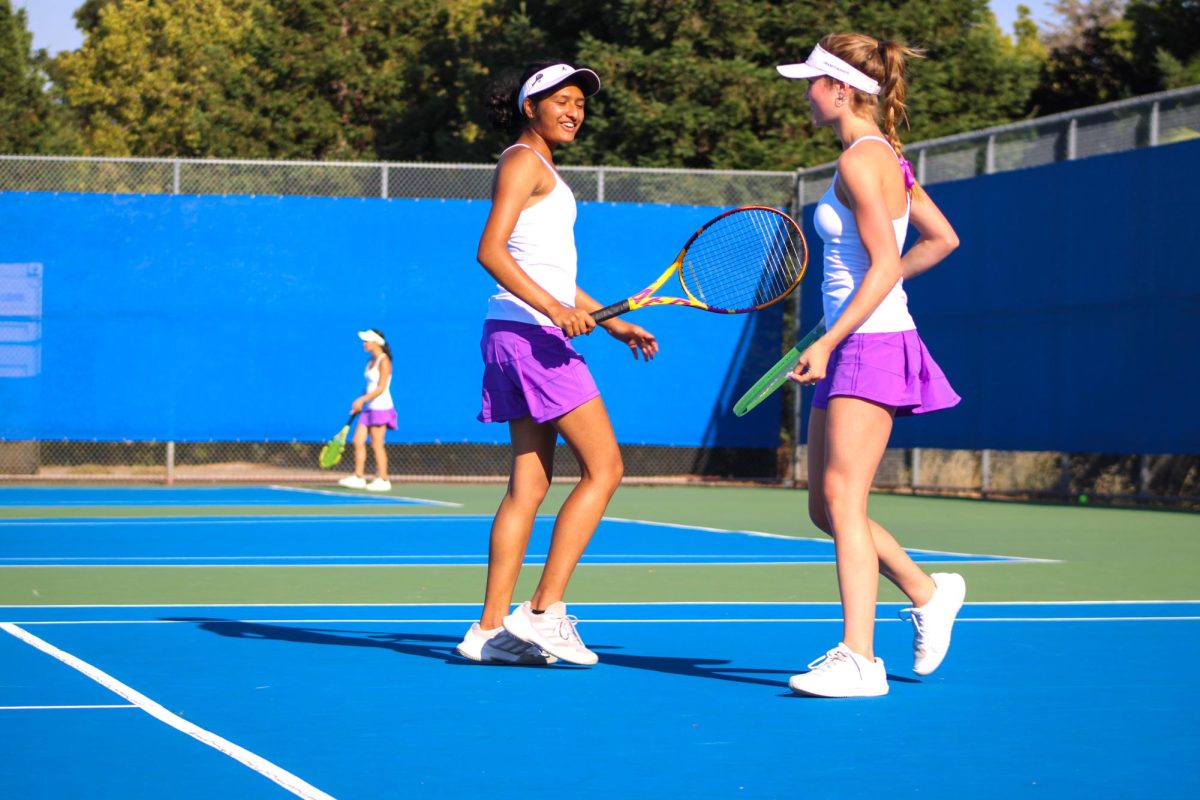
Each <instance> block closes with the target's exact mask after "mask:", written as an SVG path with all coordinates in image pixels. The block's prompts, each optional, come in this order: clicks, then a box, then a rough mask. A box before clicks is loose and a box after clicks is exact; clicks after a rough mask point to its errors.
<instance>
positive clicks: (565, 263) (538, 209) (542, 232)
mask: <svg viewBox="0 0 1200 800" xmlns="http://www.w3.org/2000/svg"><path fill="white" fill-rule="evenodd" d="M512 147H529V145H525V144H515V145H513V146H512ZM512 147H510V148H508V150H511V149H512ZM529 149H530V150H533V148H532V147H529ZM508 150H505V151H504V152H505V153H507V152H508ZM533 154H534V155H536V156H537V157H538V158H540V159H542V163H543V164H545V165H546V166H547V167H549V168H550V171H551V172H553V173H554V188H553V189H551V190H550V193H549V194H548V195H546V196H545V197H543V198H542V199H541V200H539V201H538V202H537V203H536V204H534V205H532V206H530V207H529V208H526V209H524V210H523V211H522V212H521V215H520V216H519V217H517V224H516V225H515V226H514V227H513V232H512V235H511V236H509V237H508V252H509V253H511V254H512V257H513V259H514V260H515V261H516V262H517V264H518V265H519V266H520V267H521V269H523V270H525V274H527V275H528V276H529V277H530V278H532V279H533V281H534V282H535V283H536V284H537V285H538V286H541V287H542V288H543V289H545V290H546V291H547V292H549V293H550V295H551V296H552V297H553V298H554V299H555V300H557V301H558V302H560V303H562V304H563V305H564V306H568V307H570V308H574V307H575V275H576V266H577V260H578V259H577V254H576V252H575V195H574V193H572V192H571V189H570V187H569V186H567V184H566V181H564V180H563V179H562V177H561V176H560V175H559V174H558V170H556V169H554V166H553V165H552V164H551V163H550V162H549V161H547V160H546V159H545V158H543V157H542V154H541V153H539V152H538V151H536V150H533ZM501 155H503V154H501ZM496 288H497V289H499V290H500V291H499V293H497V294H494V295H492V297H491V298H490V299H489V300H488V309H487V318H488V319H499V320H507V321H509V322H527V323H530V324H532V325H545V326H552V325H554V323H553V322H552V321H551V320H550V318H549V317H547V316H546V315H545V314H543V313H542V312H540V311H538V310H536V309H534V308H533V307H532V306H530V305H529V304H528V303H526V302H525V301H524V300H522V299H521V298H519V297H517V296H516V295H515V294H513V293H512V292H510V291H508V290H507V289H505V288H504V287H503V286H500V285H499V284H497V286H496Z"/></svg>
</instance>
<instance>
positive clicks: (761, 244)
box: [679, 208, 807, 311]
mask: <svg viewBox="0 0 1200 800" xmlns="http://www.w3.org/2000/svg"><path fill="white" fill-rule="evenodd" d="M806 256H807V253H806V250H805V249H804V243H803V238H802V237H801V235H800V231H799V229H797V228H796V226H795V223H793V222H792V221H791V219H790V218H788V217H787V216H786V215H785V214H783V213H781V212H778V211H774V210H772V209H766V208H749V209H741V210H738V211H736V212H734V213H732V214H729V215H727V216H724V217H721V218H720V219H718V220H717V221H716V222H714V223H713V224H712V225H710V226H709V227H708V228H706V229H705V230H704V231H703V232H701V233H700V235H698V236H697V237H696V238H695V239H694V240H693V241H692V243H691V244H690V245H689V246H688V248H687V252H686V253H685V254H684V261H683V265H682V267H681V268H680V272H679V278H680V281H681V282H682V283H683V286H684V289H685V290H687V292H688V293H689V294H691V295H692V296H693V297H694V298H696V299H697V300H700V301H702V302H704V303H705V304H707V305H708V306H710V307H713V308H719V309H726V310H730V311H740V310H747V309H752V308H758V307H761V306H764V305H767V304H769V303H771V302H773V301H775V300H778V299H779V298H780V297H782V296H784V295H786V294H787V293H788V292H789V291H791V289H792V288H793V287H794V286H795V285H796V283H797V282H798V281H799V280H800V276H801V275H803V274H804V267H805V262H806Z"/></svg>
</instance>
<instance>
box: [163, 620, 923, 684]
mask: <svg viewBox="0 0 1200 800" xmlns="http://www.w3.org/2000/svg"><path fill="white" fill-rule="evenodd" d="M163 619H164V620H166V621H168V622H193V623H196V625H197V627H198V628H199V629H200V630H202V631H207V632H209V633H215V634H217V635H218V636H226V637H229V638H232V639H269V640H272V641H283V642H295V643H297V644H316V645H337V646H341V647H374V648H382V649H385V650H392V651H394V652H397V653H401V654H403V655H409V656H418V657H420V658H433V659H437V660H439V661H444V662H446V663H447V664H452V665H456V666H475V667H478V666H488V667H493V666H507V665H493V664H489V665H480V664H478V663H477V662H472V661H468V660H466V659H464V658H462V657H461V656H459V655H458V654H457V653H456V652H455V650H454V647H455V645H457V644H458V642H459V638H458V637H454V636H442V635H438V634H428V633H382V632H373V631H346V630H331V629H327V628H305V627H298V626H294V625H270V624H266V623H261V622H241V621H238V620H229V619H219V618H210V617H164V618H163ZM592 649H594V650H596V651H597V652H599V653H600V666H601V667H621V668H624V669H636V670H644V671H648V672H661V673H665V674H668V675H680V676H683V677H688V678H704V679H708V680H720V681H730V682H733V683H748V684H755V685H759V686H775V687H785V688H786V687H787V677H788V676H791V675H792V674H794V673H795V672H796V670H786V669H752V668H750V669H748V668H743V667H731V666H729V664H731V662H730V661H729V660H728V659H717V658H680V657H672V656H652V655H634V654H630V653H618V652H613V651H614V650H617V649H620V648H618V647H614V646H613V645H593V646H592ZM549 669H588V668H587V667H577V666H574V665H572V664H563V663H559V664H555V665H554V666H552V667H549ZM776 675H777V676H780V677H779V678H775V677H770V676H776ZM888 677H889V678H890V679H891V680H897V681H902V682H911V683H916V682H917V681H912V680H911V679H909V678H902V677H897V676H894V675H889V676H888Z"/></svg>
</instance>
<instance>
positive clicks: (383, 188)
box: [379, 164, 388, 200]
mask: <svg viewBox="0 0 1200 800" xmlns="http://www.w3.org/2000/svg"><path fill="white" fill-rule="evenodd" d="M380 170H381V172H382V174H381V175H380V176H379V196H380V197H381V198H382V199H384V200H387V196H388V165H387V164H384V165H383V166H382V167H381V168H380Z"/></svg>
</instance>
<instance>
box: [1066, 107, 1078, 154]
mask: <svg viewBox="0 0 1200 800" xmlns="http://www.w3.org/2000/svg"><path fill="white" fill-rule="evenodd" d="M1078 139H1079V118H1078V117H1072V118H1071V121H1070V123H1068V124H1067V161H1074V160H1075V154H1076V151H1077V144H1078Z"/></svg>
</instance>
